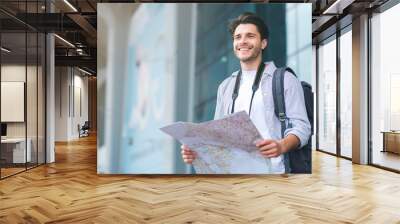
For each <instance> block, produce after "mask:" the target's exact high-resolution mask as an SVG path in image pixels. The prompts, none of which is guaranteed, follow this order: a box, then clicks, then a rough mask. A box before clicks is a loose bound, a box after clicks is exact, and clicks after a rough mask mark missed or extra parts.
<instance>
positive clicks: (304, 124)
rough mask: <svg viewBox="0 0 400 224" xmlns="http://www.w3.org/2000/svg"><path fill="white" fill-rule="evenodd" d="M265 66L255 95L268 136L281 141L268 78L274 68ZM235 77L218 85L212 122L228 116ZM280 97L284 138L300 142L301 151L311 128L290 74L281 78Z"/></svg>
mask: <svg viewBox="0 0 400 224" xmlns="http://www.w3.org/2000/svg"><path fill="white" fill-rule="evenodd" d="M265 64H266V67H265V69H264V72H263V74H262V77H261V81H260V88H259V89H258V90H257V91H261V93H262V98H263V102H264V104H261V105H262V106H264V108H263V110H264V111H265V116H264V119H265V123H266V124H267V127H268V132H269V134H270V136H271V138H272V139H281V138H282V137H281V124H280V121H279V119H278V118H277V117H276V116H275V113H274V109H275V107H274V101H273V97H272V77H273V74H274V71H275V70H276V66H275V64H274V63H273V62H266V63H265ZM286 73H289V72H286ZM237 75H238V71H236V72H234V73H233V74H232V75H231V76H229V77H228V78H226V79H225V80H224V81H223V82H222V83H221V84H220V85H219V87H218V96H217V105H216V108H215V115H214V119H220V118H222V117H224V116H226V115H228V114H229V113H230V111H231V107H232V102H233V101H232V93H233V89H234V86H235V81H236V76H237ZM284 94H285V107H286V116H287V121H286V127H287V128H286V131H285V134H284V136H285V137H286V136H287V135H288V134H293V135H295V136H297V137H298V138H299V139H300V147H303V146H304V145H306V144H307V142H308V139H309V138H310V136H311V125H310V122H309V121H308V117H307V111H306V107H305V102H304V92H303V88H302V86H301V83H300V81H299V80H298V79H297V78H296V77H295V76H294V75H293V74H291V73H289V74H285V79H284ZM259 105H260V104H259ZM254 106H255V105H254Z"/></svg>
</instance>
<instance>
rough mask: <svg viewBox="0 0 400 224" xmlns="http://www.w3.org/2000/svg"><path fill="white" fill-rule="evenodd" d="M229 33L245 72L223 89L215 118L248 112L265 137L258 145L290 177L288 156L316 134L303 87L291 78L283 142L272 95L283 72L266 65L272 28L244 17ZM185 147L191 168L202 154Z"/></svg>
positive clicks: (286, 86)
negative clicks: (276, 76) (275, 77)
mask: <svg viewBox="0 0 400 224" xmlns="http://www.w3.org/2000/svg"><path fill="white" fill-rule="evenodd" d="M229 30H230V32H231V34H232V38H233V51H234V53H235V55H236V57H237V58H238V59H239V61H240V70H239V71H236V72H234V73H233V74H232V75H231V76H230V77H228V78H226V79H225V80H224V81H223V82H222V83H221V84H220V86H219V87H218V96H217V105H216V109H215V116H214V119H219V118H222V117H224V116H225V115H228V114H230V113H234V112H238V111H243V110H244V111H246V112H247V113H248V114H249V116H250V118H251V120H252V121H253V123H254V124H255V125H256V127H257V129H258V130H259V131H260V134H261V136H262V137H263V140H260V141H258V142H256V143H255V144H256V146H257V147H258V149H259V152H260V153H261V154H262V155H263V156H264V157H266V158H270V159H271V164H272V173H274V174H280V173H288V172H290V170H291V168H290V163H289V159H288V152H289V151H291V150H296V149H298V148H300V147H303V146H304V145H306V144H307V142H308V139H309V137H310V135H311V126H310V122H309V120H308V118H307V111H306V107H305V102H304V93H303V89H302V86H301V83H300V81H299V80H298V79H297V78H296V77H295V76H294V75H293V74H290V73H289V72H286V73H289V74H286V73H285V76H284V77H285V79H284V96H285V107H286V121H287V125H286V127H287V128H286V129H285V130H284V132H283V134H284V137H283V138H282V135H281V134H282V132H281V123H280V121H279V119H278V117H276V116H275V113H274V112H275V108H274V100H273V96H272V78H273V75H274V72H275V70H276V69H277V68H276V66H275V65H274V63H273V62H272V61H270V62H262V53H263V51H264V50H265V49H266V48H267V46H268V37H269V30H268V27H267V26H266V25H265V23H264V21H263V20H262V19H261V18H260V17H258V16H257V15H255V14H253V13H244V14H242V15H240V16H239V17H238V18H236V19H234V20H233V21H232V22H231V23H230V25H229ZM181 148H182V151H181V153H182V158H183V160H184V162H185V163H187V164H191V163H192V162H193V160H195V159H196V156H197V154H196V152H195V151H193V150H192V149H189V148H188V147H187V146H185V145H182V147H181Z"/></svg>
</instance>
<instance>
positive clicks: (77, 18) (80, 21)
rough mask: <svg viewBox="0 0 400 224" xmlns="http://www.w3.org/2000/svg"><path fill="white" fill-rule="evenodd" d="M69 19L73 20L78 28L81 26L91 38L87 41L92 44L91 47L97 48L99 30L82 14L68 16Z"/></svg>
mask: <svg viewBox="0 0 400 224" xmlns="http://www.w3.org/2000/svg"><path fill="white" fill-rule="evenodd" d="M68 17H69V18H70V19H71V20H73V21H74V22H75V23H76V24H77V25H78V26H80V27H81V28H82V29H83V31H85V33H86V34H87V35H88V36H89V37H90V38H88V39H87V41H88V42H91V43H90V45H91V46H96V44H97V30H96V28H94V27H93V26H92V25H91V24H90V23H89V22H88V21H87V19H86V18H85V17H83V16H82V15H80V14H68Z"/></svg>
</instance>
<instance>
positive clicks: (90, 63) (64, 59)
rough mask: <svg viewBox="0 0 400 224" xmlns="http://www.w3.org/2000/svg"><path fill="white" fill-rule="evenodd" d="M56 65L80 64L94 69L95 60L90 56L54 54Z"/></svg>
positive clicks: (95, 65)
mask: <svg viewBox="0 0 400 224" xmlns="http://www.w3.org/2000/svg"><path fill="white" fill-rule="evenodd" d="M55 64H56V66H81V67H88V68H90V69H91V70H93V71H96V67H97V60H96V58H94V57H90V56H55Z"/></svg>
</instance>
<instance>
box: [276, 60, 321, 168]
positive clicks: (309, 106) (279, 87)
mask: <svg viewBox="0 0 400 224" xmlns="http://www.w3.org/2000/svg"><path fill="white" fill-rule="evenodd" d="M286 71H288V72H290V73H292V74H293V75H294V76H295V77H297V76H296V73H294V72H293V70H292V69H290V68H288V67H283V68H277V69H276V70H275V72H274V76H273V78H272V95H273V99H274V107H275V116H276V117H277V118H278V119H279V121H280V122H281V130H282V131H281V135H282V138H283V137H284V133H285V130H286V128H287V127H286V120H287V117H286V110H285V95H284V76H285V72H286ZM301 86H302V87H303V92H304V100H305V106H306V110H307V117H308V120H309V122H310V124H311V135H312V134H313V133H314V130H313V124H314V97H313V92H312V88H311V85H310V84H308V83H307V82H304V81H302V82H301ZM290 125H291V124H290V123H289V126H290ZM284 159H285V161H287V162H286V164H289V167H288V168H289V170H286V172H287V173H311V136H310V138H309V139H308V142H307V144H306V145H304V146H303V147H302V148H298V149H295V150H291V151H289V152H287V153H285V154H284ZM285 169H287V167H286V165H285Z"/></svg>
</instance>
